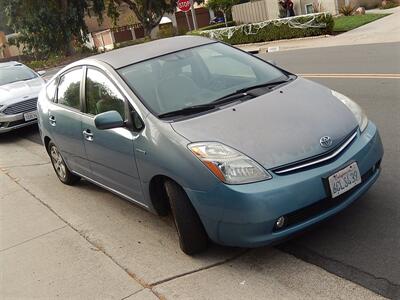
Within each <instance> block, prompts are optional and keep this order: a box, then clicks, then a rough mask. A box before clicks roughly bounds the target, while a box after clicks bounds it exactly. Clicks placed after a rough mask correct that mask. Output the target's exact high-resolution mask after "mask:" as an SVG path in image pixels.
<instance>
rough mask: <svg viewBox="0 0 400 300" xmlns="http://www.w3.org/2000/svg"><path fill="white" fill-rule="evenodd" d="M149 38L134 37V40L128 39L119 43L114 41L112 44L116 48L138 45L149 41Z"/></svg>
mask: <svg viewBox="0 0 400 300" xmlns="http://www.w3.org/2000/svg"><path fill="white" fill-rule="evenodd" d="M150 41H151V39H150V38H149V37H144V38H140V39H136V40H130V41H125V42H121V43H115V44H114V49H118V48H124V47H127V46H133V45H139V44H143V43H147V42H150Z"/></svg>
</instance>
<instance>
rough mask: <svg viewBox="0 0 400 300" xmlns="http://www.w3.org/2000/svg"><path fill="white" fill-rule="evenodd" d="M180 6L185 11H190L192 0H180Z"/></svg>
mask: <svg viewBox="0 0 400 300" xmlns="http://www.w3.org/2000/svg"><path fill="white" fill-rule="evenodd" d="M178 8H179V9H180V10H181V11H183V12H187V11H189V9H190V1H189V0H178Z"/></svg>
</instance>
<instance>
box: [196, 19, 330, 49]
mask: <svg viewBox="0 0 400 300" xmlns="http://www.w3.org/2000/svg"><path fill="white" fill-rule="evenodd" d="M313 18H315V19H314V21H313V23H312V25H313V26H316V25H318V24H319V25H321V27H319V28H318V27H306V28H296V27H294V26H291V25H290V24H288V23H286V22H287V19H282V20H280V19H277V20H271V21H269V22H268V21H267V23H265V22H262V23H254V24H246V25H239V26H234V27H230V28H229V29H230V30H232V29H233V34H232V36H231V37H230V38H229V37H228V35H227V30H228V29H224V28H221V29H214V30H206V31H192V32H190V33H189V34H192V35H201V36H206V37H210V38H217V39H220V40H222V41H224V42H226V43H229V44H232V45H236V44H248V43H259V42H266V41H274V40H281V39H292V38H301V37H307V36H318V35H325V34H331V33H332V29H333V25H334V21H333V17H332V15H331V14H325V13H321V14H317V15H304V16H299V17H293V18H292V19H291V23H292V24H293V22H296V23H299V24H305V23H307V22H310V21H311V20H312V19H313ZM260 25H262V26H263V27H262V28H260V29H258V30H257V29H256V28H257V27H258V26H260Z"/></svg>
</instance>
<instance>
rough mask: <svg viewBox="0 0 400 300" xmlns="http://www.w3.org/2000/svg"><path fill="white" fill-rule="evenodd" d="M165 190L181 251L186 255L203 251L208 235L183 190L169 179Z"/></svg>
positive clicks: (205, 247)
mask: <svg viewBox="0 0 400 300" xmlns="http://www.w3.org/2000/svg"><path fill="white" fill-rule="evenodd" d="M165 190H166V192H167V195H168V198H169V202H170V204H171V211H172V215H173V217H174V221H175V226H176V230H177V232H178V236H179V245H180V247H181V249H182V251H183V252H185V253H186V254H188V255H193V254H197V253H200V252H203V251H205V250H206V249H207V246H208V236H207V233H206V231H205V230H204V227H203V224H202V223H201V220H200V218H199V216H198V214H197V212H196V211H195V209H194V207H193V205H192V203H191V202H190V200H189V198H188V196H187V195H186V193H185V191H184V190H183V189H182V188H181V187H180V186H179V185H178V184H176V183H175V182H173V181H171V180H168V181H166V182H165Z"/></svg>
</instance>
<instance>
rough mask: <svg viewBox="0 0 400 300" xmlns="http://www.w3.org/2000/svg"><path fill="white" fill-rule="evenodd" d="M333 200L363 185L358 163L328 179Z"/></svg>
mask: <svg viewBox="0 0 400 300" xmlns="http://www.w3.org/2000/svg"><path fill="white" fill-rule="evenodd" d="M328 181H329V187H330V189H331V195H332V198H335V197H338V196H340V195H342V194H344V193H346V192H347V191H349V190H351V189H352V188H354V187H355V186H356V185H359V184H360V183H361V175H360V170H359V169H358V165H357V163H356V162H353V163H352V164H351V165H349V166H347V167H346V168H344V169H342V170H340V171H338V172H336V173H335V174H333V175H332V176H329V177H328Z"/></svg>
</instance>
